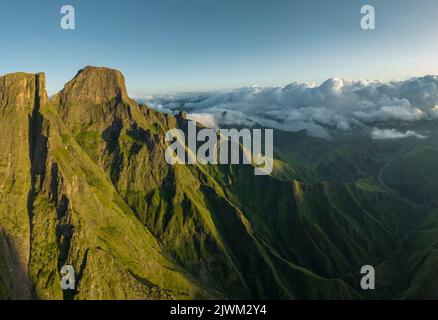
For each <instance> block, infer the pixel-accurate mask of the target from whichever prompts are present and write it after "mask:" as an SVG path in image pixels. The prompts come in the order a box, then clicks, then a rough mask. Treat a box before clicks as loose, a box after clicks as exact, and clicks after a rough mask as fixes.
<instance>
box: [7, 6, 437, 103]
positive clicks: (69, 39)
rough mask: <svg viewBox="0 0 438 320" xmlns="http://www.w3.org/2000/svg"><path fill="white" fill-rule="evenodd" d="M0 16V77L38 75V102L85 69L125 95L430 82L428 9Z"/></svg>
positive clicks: (201, 9)
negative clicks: (116, 79) (43, 92)
mask: <svg viewBox="0 0 438 320" xmlns="http://www.w3.org/2000/svg"><path fill="white" fill-rule="evenodd" d="M65 4H70V5H73V6H74V8H75V11H76V12H75V13H76V29H75V30H62V29H61V27H60V20H61V18H62V15H61V13H60V8H61V7H62V6H63V5H65ZM365 4H371V5H374V7H375V10H376V30H372V31H371V30H370V31H364V30H362V29H361V28H360V20H361V13H360V9H361V7H362V5H365ZM0 5H1V9H0V39H1V43H2V45H1V50H0V74H6V73H10V72H17V71H25V72H40V71H43V72H45V73H46V77H47V90H48V92H49V94H53V93H56V92H57V91H59V90H60V89H62V87H63V86H64V84H65V83H66V82H67V81H68V80H70V79H71V78H72V77H73V76H74V75H75V74H76V73H77V71H78V70H79V69H81V68H83V67H84V66H86V65H96V66H106V67H111V68H116V69H118V70H120V71H122V72H123V74H124V75H125V78H126V83H127V87H128V91H129V94H130V95H132V96H142V95H153V94H164V93H173V92H190V91H209V90H223V89H231V88H239V87H246V86H252V85H260V86H281V85H286V84H288V83H292V82H311V81H315V82H316V83H322V82H323V81H324V80H326V79H328V78H331V77H339V78H349V79H367V80H382V81H387V80H392V79H407V78H409V77H413V76H423V75H426V74H438V59H437V51H438V50H437V49H438V41H437V40H438V39H437V38H438V36H437V30H438V19H436V15H437V13H438V1H436V0H421V1H412V0H378V1H372V0H318V1H317V0H306V1H294V0H155V1H149V0H141V1H140V0H139V1H134V0H132V1H129V0H125V1H108V0H107V1H103V0H77V1H74V0H63V1H59V0H41V1H34V0H27V1H26V0H15V1H5V0H1V1H0Z"/></svg>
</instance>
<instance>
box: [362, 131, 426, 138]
mask: <svg viewBox="0 0 438 320" xmlns="http://www.w3.org/2000/svg"><path fill="white" fill-rule="evenodd" d="M371 137H372V138H373V139H375V140H383V139H403V138H409V137H415V138H418V139H425V138H426V136H423V135H421V134H418V133H416V132H415V131H411V130H408V131H406V132H405V133H403V132H400V131H398V130H396V129H378V128H374V129H373V131H372V132H371Z"/></svg>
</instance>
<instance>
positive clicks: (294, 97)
mask: <svg viewBox="0 0 438 320" xmlns="http://www.w3.org/2000/svg"><path fill="white" fill-rule="evenodd" d="M147 102H148V103H149V104H150V105H151V106H152V107H154V108H156V109H158V110H160V111H165V112H177V111H180V110H184V111H187V112H188V113H189V114H190V117H191V118H192V119H196V120H198V121H199V122H201V123H204V124H205V125H207V126H215V127H220V126H224V125H227V126H228V125H239V126H240V125H244V126H251V125H253V124H254V123H259V124H261V125H263V126H265V127H271V128H277V129H282V130H287V131H300V130H306V131H307V132H308V133H309V134H310V135H313V136H318V137H329V136H330V135H331V134H332V133H333V132H352V131H353V130H361V131H365V132H368V133H369V134H370V135H371V136H372V137H374V138H377V137H383V136H385V134H386V135H387V136H391V133H392V136H393V137H396V136H398V138H403V137H405V136H404V135H403V134H402V133H401V134H400V135H397V134H395V131H394V132H393V131H391V130H392V129H394V126H396V125H397V124H398V123H402V122H413V121H418V120H422V119H431V118H438V76H426V77H422V78H413V79H409V80H406V81H396V82H388V83H383V82H368V81H363V80H359V81H351V80H345V79H339V78H332V79H329V80H327V81H325V82H324V83H322V84H321V85H318V86H317V85H313V84H308V83H292V84H289V85H287V86H285V87H257V86H254V87H249V88H242V89H237V90H231V91H226V92H211V93H202V94H186V95H176V96H156V97H152V98H151V99H148V100H147ZM379 129H380V130H385V129H388V130H390V131H381V132H380V131H376V130H379ZM394 130H395V129H394ZM376 132H377V133H376ZM409 136H414V137H420V136H421V135H419V134H417V133H415V132H413V134H409ZM379 139H381V138H379Z"/></svg>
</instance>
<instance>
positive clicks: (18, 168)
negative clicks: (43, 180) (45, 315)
mask: <svg viewBox="0 0 438 320" xmlns="http://www.w3.org/2000/svg"><path fill="white" fill-rule="evenodd" d="M44 86H45V78H44V75H43V74H26V73H16V74H9V75H6V76H3V77H0V136H1V137H2V139H1V141H0V225H1V226H2V228H3V232H4V235H5V238H6V242H7V244H8V248H9V251H10V254H11V264H12V266H11V269H12V274H11V276H12V279H13V288H12V289H13V290H12V296H13V297H23V298H28V297H30V284H29V281H28V279H27V273H28V261H29V253H30V232H31V227H30V223H29V212H28V210H29V208H28V203H29V193H30V190H31V184H32V181H31V180H32V178H31V152H32V151H31V147H30V146H31V141H30V140H31V139H32V137H33V132H32V130H33V126H34V110H35V109H37V108H38V106H39V104H41V103H43V104H44V103H46V102H47V100H48V99H47V94H46V93H45V90H44Z"/></svg>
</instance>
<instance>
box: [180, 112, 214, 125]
mask: <svg viewBox="0 0 438 320" xmlns="http://www.w3.org/2000/svg"><path fill="white" fill-rule="evenodd" d="M187 119H189V120H193V121H196V122H199V123H200V124H202V125H203V126H204V127H208V128H217V127H218V126H217V124H216V120H215V118H214V116H213V115H211V114H208V113H190V114H188V115H187Z"/></svg>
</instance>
